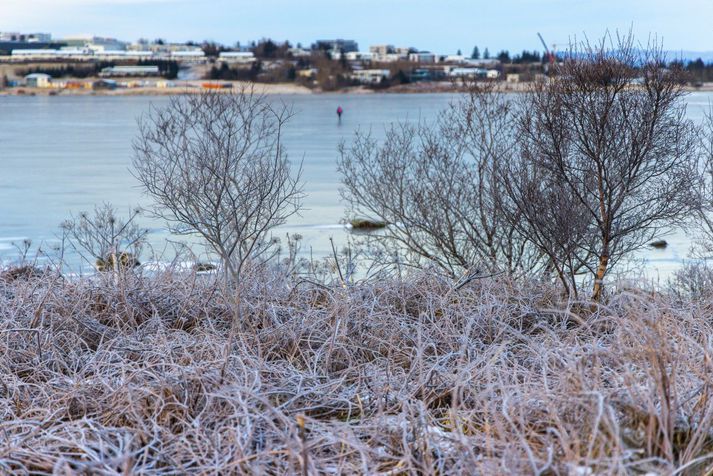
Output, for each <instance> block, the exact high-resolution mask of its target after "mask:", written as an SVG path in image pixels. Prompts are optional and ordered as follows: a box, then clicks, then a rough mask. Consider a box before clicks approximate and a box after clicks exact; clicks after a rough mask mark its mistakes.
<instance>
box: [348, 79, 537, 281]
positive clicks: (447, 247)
mask: <svg viewBox="0 0 713 476" xmlns="http://www.w3.org/2000/svg"><path fill="white" fill-rule="evenodd" d="M513 120H514V115H513V108H512V105H511V102H510V100H509V99H508V98H506V97H505V95H504V94H502V93H499V92H497V91H496V90H495V89H494V88H493V86H492V85H488V84H485V85H472V86H471V88H470V91H469V93H468V94H466V95H464V96H463V98H462V99H460V100H459V101H457V102H455V103H454V104H452V105H451V106H450V107H449V108H448V109H447V110H445V111H443V112H442V113H441V114H440V115H439V117H438V119H437V120H436V122H435V123H434V124H426V123H424V122H420V123H418V124H409V123H401V124H397V125H395V126H392V127H391V128H390V129H388V130H387V131H386V139H385V140H384V142H383V144H378V143H377V141H376V140H375V139H374V138H373V137H372V136H371V134H370V133H364V132H357V134H356V136H355V138H354V141H353V143H352V144H350V145H349V146H347V145H346V144H344V143H343V144H342V145H341V146H340V159H339V166H338V167H339V171H340V173H341V174H342V183H343V185H344V189H343V191H342V195H343V197H344V198H345V199H346V200H347V202H348V203H349V205H350V211H351V213H352V214H354V215H359V216H368V217H373V218H378V219H379V220H380V221H382V222H385V223H388V226H387V227H386V228H385V229H384V230H383V231H382V232H380V233H375V234H373V235H370V236H369V240H370V241H372V242H373V241H378V242H381V243H382V244H383V245H386V247H387V248H389V249H390V252H391V254H401V255H402V257H403V258H404V259H405V264H407V265H411V266H417V267H418V266H422V265H423V264H424V263H431V264H436V265H437V266H439V267H440V268H442V269H443V270H445V271H447V272H449V273H451V274H453V275H459V274H461V273H463V271H465V270H471V269H472V268H475V267H480V268H485V269H487V270H489V271H494V270H505V271H508V272H510V273H522V272H523V271H525V270H526V271H530V270H531V268H532V267H533V266H536V264H537V262H538V260H539V257H540V256H539V253H536V252H533V248H532V247H531V246H529V245H528V243H527V241H526V240H523V239H522V237H521V235H520V234H519V233H518V232H517V231H516V229H515V228H514V227H513V226H512V225H510V224H509V222H507V221H505V220H504V216H503V214H502V213H501V208H502V201H503V200H506V194H504V193H503V190H502V186H501V184H500V182H499V181H498V180H496V178H497V175H498V173H499V168H500V167H501V164H502V163H504V162H505V161H506V160H507V159H508V157H509V156H510V155H511V154H513V153H514V150H513V145H514V144H515V141H514V138H513V127H512V122H513Z"/></svg>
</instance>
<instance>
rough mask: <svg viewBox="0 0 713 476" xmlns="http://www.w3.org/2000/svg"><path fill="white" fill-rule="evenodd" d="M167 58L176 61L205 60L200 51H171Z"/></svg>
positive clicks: (203, 54)
mask: <svg viewBox="0 0 713 476" xmlns="http://www.w3.org/2000/svg"><path fill="white" fill-rule="evenodd" d="M168 57H169V58H170V59H173V60H176V61H201V60H205V53H204V52H203V50H200V49H199V50H191V51H172V52H170V53H168Z"/></svg>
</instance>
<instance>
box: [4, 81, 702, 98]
mask: <svg viewBox="0 0 713 476" xmlns="http://www.w3.org/2000/svg"><path fill="white" fill-rule="evenodd" d="M207 82H209V81H187V82H186V83H185V86H184V87H180V86H175V87H170V88H167V87H163V88H161V87H155V86H151V87H137V88H117V89H57V88H27V87H21V86H20V87H12V88H6V89H0V96H174V95H183V94H196V93H199V92H201V91H206V90H213V91H221V92H235V91H238V90H240V89H242V88H243V87H246V86H249V84H250V83H247V82H241V81H219V82H215V81H213V83H219V84H231V85H232V87H230V88H224V89H206V88H203V87H202V86H201V85H202V84H203V83H207ZM530 84H531V83H529V82H521V83H506V82H502V83H498V89H500V90H501V91H503V92H513V93H516V92H523V91H525V90H526V89H527V87H528V86H529V85H530ZM254 86H255V91H256V92H258V93H262V94H267V95H272V94H286V95H288V94H300V95H310V94H315V95H319V94H379V93H384V94H438V93H443V94H454V93H459V92H462V91H463V88H461V87H458V86H456V85H454V84H453V83H450V82H423V83H409V84H401V85H397V86H392V87H389V88H384V89H370V88H367V87H364V86H354V87H348V88H342V89H338V90H334V91H322V90H319V89H310V88H307V87H305V86H302V85H299V84H295V83H255V84H254ZM684 90H685V91H688V92H713V82H710V83H704V84H702V85H701V86H699V87H694V86H684Z"/></svg>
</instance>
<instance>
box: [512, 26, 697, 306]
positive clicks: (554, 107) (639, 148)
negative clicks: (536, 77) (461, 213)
mask: <svg viewBox="0 0 713 476" xmlns="http://www.w3.org/2000/svg"><path fill="white" fill-rule="evenodd" d="M663 64H664V63H663V55H662V52H661V49H660V48H659V47H658V46H656V45H649V46H647V47H643V48H642V47H637V46H635V44H634V40H633V38H632V36H631V35H629V36H627V37H624V38H618V39H617V41H616V42H614V41H611V40H610V38H605V39H603V40H602V41H601V42H599V43H597V44H590V43H580V44H576V45H573V47H572V48H571V51H570V52H569V58H568V59H567V60H566V61H564V63H563V64H561V65H560V66H558V67H557V69H556V76H555V77H553V78H550V80H549V81H546V82H539V83H536V85H535V86H534V87H533V88H532V89H531V91H530V92H529V94H527V95H525V96H524V97H523V105H522V109H521V111H522V114H521V115H520V121H519V134H518V136H519V139H520V140H519V143H520V149H521V156H520V158H519V162H520V164H521V167H525V168H534V169H536V170H537V176H536V177H537V180H539V181H542V182H543V183H546V184H553V185H556V187H558V188H559V189H561V195H563V196H564V197H566V204H567V205H566V208H567V210H564V211H563V210H559V211H555V212H552V207H561V206H562V205H563V203H562V202H561V200H552V201H549V202H543V203H542V205H549V206H550V209H549V212H550V213H551V214H554V215H559V216H564V215H563V213H565V212H566V213H569V214H570V215H571V216H573V217H576V226H575V227H574V229H577V230H578V231H577V233H582V232H583V231H587V230H589V233H591V234H592V238H593V239H583V240H580V239H577V242H576V243H575V245H576V246H574V247H573V248H572V249H570V250H569V253H568V256H567V257H566V259H570V260H571V261H572V262H571V264H568V265H567V266H566V268H567V269H568V270H569V274H570V275H573V274H574V273H576V272H578V270H579V269H586V270H587V272H588V273H589V275H590V276H592V278H593V281H594V289H593V298H594V299H595V300H596V299H599V298H600V296H601V293H602V281H603V280H604V278H605V276H606V274H607V272H608V271H609V269H610V267H611V266H612V265H614V264H615V263H617V262H618V261H619V260H621V259H622V258H623V257H625V256H626V255H628V254H629V253H630V252H632V251H634V250H637V249H639V248H641V247H642V246H645V245H646V244H647V243H648V242H649V241H650V240H651V239H652V238H653V237H654V236H655V235H656V234H658V233H661V232H665V231H667V230H670V229H671V227H673V226H675V225H677V224H680V223H682V222H683V221H684V220H685V219H686V218H688V217H690V216H691V214H692V212H693V211H694V210H695V209H696V208H697V203H696V202H697V191H696V189H697V186H698V178H699V174H698V170H697V162H698V157H699V148H698V145H697V138H696V127H695V125H694V124H692V123H691V122H690V121H689V120H687V119H686V118H685V113H686V111H685V105H684V103H683V100H682V99H683V95H684V94H685V93H684V91H683V89H682V86H681V84H682V82H681V81H680V75H679V74H678V72H677V71H676V70H667V69H665V68H664V66H663ZM522 189H528V187H522ZM520 191H521V190H518V192H520ZM514 199H515V202H516V203H519V204H520V208H519V210H520V211H521V212H523V213H524V214H525V215H526V216H528V218H529V222H530V225H532V226H531V228H532V229H533V230H535V231H536V232H541V233H542V234H543V236H549V237H552V236H553V233H551V232H548V231H547V230H546V229H545V228H546V227H551V226H552V223H538V221H537V219H536V217H535V216H534V215H535V214H534V213H533V211H532V210H530V211H529V212H528V206H529V205H528V203H530V202H531V201H532V200H540V201H542V200H545V198H543V197H542V196H541V195H539V196H535V197H533V196H527V195H520V196H519V197H518V196H517V194H515V197H514ZM583 218H586V220H587V221H588V223H589V224H588V225H586V223H584V224H583V223H581V222H580V221H581V220H582V219H583ZM567 225H568V226H565V227H563V228H562V229H561V230H559V231H558V232H559V233H568V232H570V231H572V230H573V227H572V226H569V225H571V224H569V223H568V224H567ZM538 245H539V246H540V248H541V249H542V250H543V252H545V253H546V254H548V255H552V256H555V255H558V254H559V253H560V251H561V249H560V248H561V243H558V242H556V241H550V242H547V241H539V242H538ZM560 258H561V257H560ZM560 262H562V260H561V259H560ZM572 285H576V284H575V282H574V281H572Z"/></svg>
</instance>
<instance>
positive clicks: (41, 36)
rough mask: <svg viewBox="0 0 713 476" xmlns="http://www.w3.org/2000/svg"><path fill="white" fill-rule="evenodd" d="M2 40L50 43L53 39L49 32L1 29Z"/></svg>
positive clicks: (0, 37) (0, 36)
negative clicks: (20, 31)
mask: <svg viewBox="0 0 713 476" xmlns="http://www.w3.org/2000/svg"><path fill="white" fill-rule="evenodd" d="M0 41H17V42H23V43H49V42H51V41H52V35H51V34H49V33H19V32H14V31H0Z"/></svg>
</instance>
